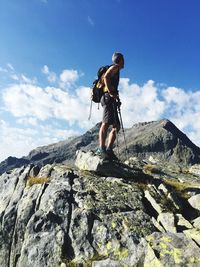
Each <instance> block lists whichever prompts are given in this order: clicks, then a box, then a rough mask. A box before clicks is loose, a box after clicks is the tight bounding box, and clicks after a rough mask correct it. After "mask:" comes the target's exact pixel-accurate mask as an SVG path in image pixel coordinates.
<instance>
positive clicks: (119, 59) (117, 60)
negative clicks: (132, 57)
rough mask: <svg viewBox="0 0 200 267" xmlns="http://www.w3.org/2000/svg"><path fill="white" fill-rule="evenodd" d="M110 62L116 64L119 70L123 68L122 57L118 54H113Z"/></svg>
mask: <svg viewBox="0 0 200 267" xmlns="http://www.w3.org/2000/svg"><path fill="white" fill-rule="evenodd" d="M112 62H113V63H115V64H118V65H119V66H120V68H121V69H123V67H124V56H123V55H122V54H121V53H119V52H115V53H114V54H113V55H112Z"/></svg>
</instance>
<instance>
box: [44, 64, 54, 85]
mask: <svg viewBox="0 0 200 267" xmlns="http://www.w3.org/2000/svg"><path fill="white" fill-rule="evenodd" d="M42 73H44V74H45V75H47V80H48V81H49V82H51V83H53V82H56V80H57V75H56V73H55V72H53V71H49V67H48V66H47V65H44V66H43V68H42Z"/></svg>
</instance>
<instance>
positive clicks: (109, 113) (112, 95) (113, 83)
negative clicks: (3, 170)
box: [96, 52, 124, 160]
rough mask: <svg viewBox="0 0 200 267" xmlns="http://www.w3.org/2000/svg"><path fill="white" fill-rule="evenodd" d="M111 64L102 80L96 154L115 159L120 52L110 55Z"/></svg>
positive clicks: (120, 66)
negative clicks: (102, 92) (100, 112)
mask: <svg viewBox="0 0 200 267" xmlns="http://www.w3.org/2000/svg"><path fill="white" fill-rule="evenodd" d="M112 61H113V64H112V65H111V66H110V67H109V68H108V70H107V71H106V73H105V75H104V78H103V81H104V84H105V87H104V94H103V96H102V98H101V105H102V107H103V119H102V124H101V128H100V130H99V148H98V149H97V151H96V154H97V155H99V156H100V157H102V158H104V159H114V160H115V159H117V157H116V156H115V154H114V152H113V144H114V142H115V139H116V135H117V133H118V131H119V130H120V121H119V117H118V112H117V109H118V107H119V106H120V105H121V102H120V99H119V92H118V85H119V77H120V70H121V69H123V68H124V57H123V55H122V54H121V53H118V52H115V53H114V54H113V56H112ZM110 125H112V126H113V127H112V130H111V132H110V133H109V136H108V144H107V147H106V145H105V143H106V137H107V130H108V128H109V126H110Z"/></svg>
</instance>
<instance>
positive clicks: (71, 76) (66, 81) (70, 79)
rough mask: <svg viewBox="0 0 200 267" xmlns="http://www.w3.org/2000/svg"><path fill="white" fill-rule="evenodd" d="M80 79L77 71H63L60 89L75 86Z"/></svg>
mask: <svg viewBox="0 0 200 267" xmlns="http://www.w3.org/2000/svg"><path fill="white" fill-rule="evenodd" d="M78 78H79V74H78V71H77V70H73V69H72V70H67V69H66V70H63V71H62V73H61V74H60V87H61V88H65V87H70V85H73V84H74V83H75V82H76V81H77V80H78Z"/></svg>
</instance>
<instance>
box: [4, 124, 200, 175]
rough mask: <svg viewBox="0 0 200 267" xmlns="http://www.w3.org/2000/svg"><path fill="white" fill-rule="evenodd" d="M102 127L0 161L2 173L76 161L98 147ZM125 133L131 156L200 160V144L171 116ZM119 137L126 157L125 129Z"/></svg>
mask: <svg viewBox="0 0 200 267" xmlns="http://www.w3.org/2000/svg"><path fill="white" fill-rule="evenodd" d="M99 127H100V124H97V125H96V126H95V127H94V128H92V129H91V130H89V131H87V132H86V133H85V134H83V135H82V136H79V137H75V138H73V139H70V140H67V141H62V142H59V143H56V144H52V145H49V146H44V147H39V148H37V149H34V150H32V151H31V152H30V153H29V155H28V156H26V157H23V158H22V159H17V158H10V159H7V160H5V161H4V162H2V163H0V174H2V173H4V172H5V171H9V170H11V169H13V168H17V167H21V166H23V165H25V164H26V165H28V164H37V165H39V166H44V165H46V164H53V163H62V162H65V163H66V162H67V163H68V164H72V165H73V162H74V159H75V155H76V151H77V150H79V149H84V150H85V151H89V150H95V149H96V148H97V146H98V131H99ZM125 136H126V143H127V147H128V151H129V155H128V156H129V157H134V156H136V157H139V158H140V159H145V160H148V159H149V158H151V157H153V158H154V159H155V160H156V161H167V162H171V163H174V164H178V165H182V166H186V165H191V164H195V163H200V148H199V147H197V146H196V145H194V144H193V143H192V142H191V141H190V140H189V138H188V137H187V136H186V135H185V134H184V133H182V132H181V131H180V130H179V129H178V128H177V127H176V126H175V125H174V124H173V123H172V122H170V121H168V120H160V121H154V122H148V123H139V124H135V125H133V127H132V128H130V129H125ZM118 139H119V140H118V141H119V153H120V157H121V159H122V160H125V151H126V148H125V144H124V138H123V135H122V133H121V134H119V138H118ZM115 150H116V152H117V151H118V149H115Z"/></svg>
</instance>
